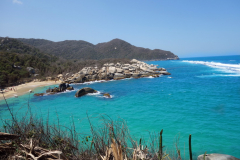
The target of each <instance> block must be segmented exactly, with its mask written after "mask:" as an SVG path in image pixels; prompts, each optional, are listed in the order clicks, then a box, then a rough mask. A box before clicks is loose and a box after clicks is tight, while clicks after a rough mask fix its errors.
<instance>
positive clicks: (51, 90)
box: [34, 83, 74, 96]
mask: <svg viewBox="0 0 240 160" xmlns="http://www.w3.org/2000/svg"><path fill="white" fill-rule="evenodd" d="M66 90H74V88H73V87H72V86H70V85H69V84H66V83H61V84H59V86H58V87H55V88H49V89H47V90H46V93H35V94H34V96H43V95H45V94H56V93H58V92H64V91H66Z"/></svg>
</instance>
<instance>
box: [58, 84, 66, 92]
mask: <svg viewBox="0 0 240 160" xmlns="http://www.w3.org/2000/svg"><path fill="white" fill-rule="evenodd" d="M58 88H59V91H60V92H63V91H65V90H66V89H67V85H66V83H61V84H59V87H58Z"/></svg>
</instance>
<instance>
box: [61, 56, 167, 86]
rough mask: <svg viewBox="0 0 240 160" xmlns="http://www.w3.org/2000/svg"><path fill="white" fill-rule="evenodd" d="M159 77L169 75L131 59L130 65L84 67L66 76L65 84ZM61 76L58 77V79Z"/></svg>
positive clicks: (159, 69) (106, 64)
mask: <svg viewBox="0 0 240 160" xmlns="http://www.w3.org/2000/svg"><path fill="white" fill-rule="evenodd" d="M159 75H170V73H169V72H167V71H166V69H165V68H158V67H157V65H153V64H151V65H149V64H147V63H144V62H141V61H138V60H136V59H133V60H131V61H130V63H126V64H121V63H105V64H103V67H101V68H98V67H97V66H95V67H84V68H83V69H82V70H80V71H79V72H78V73H75V74H72V75H70V74H66V76H65V79H63V80H64V81H65V82H67V83H84V82H89V81H96V80H112V79H114V80H120V79H124V78H131V77H132V78H141V77H149V76H152V77H159ZM59 77H62V75H58V78H59ZM60 88H61V87H60Z"/></svg>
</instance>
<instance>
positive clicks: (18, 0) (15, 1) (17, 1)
mask: <svg viewBox="0 0 240 160" xmlns="http://www.w3.org/2000/svg"><path fill="white" fill-rule="evenodd" d="M13 3H17V4H22V2H21V1H20V0H13Z"/></svg>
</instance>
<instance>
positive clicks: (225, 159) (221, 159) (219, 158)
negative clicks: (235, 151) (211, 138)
mask: <svg viewBox="0 0 240 160" xmlns="http://www.w3.org/2000/svg"><path fill="white" fill-rule="evenodd" d="M197 160H204V154H202V155H199V156H198V158H197ZM205 160H240V159H238V158H236V157H233V156H230V155H227V154H218V153H212V154H206V156H205Z"/></svg>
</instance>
